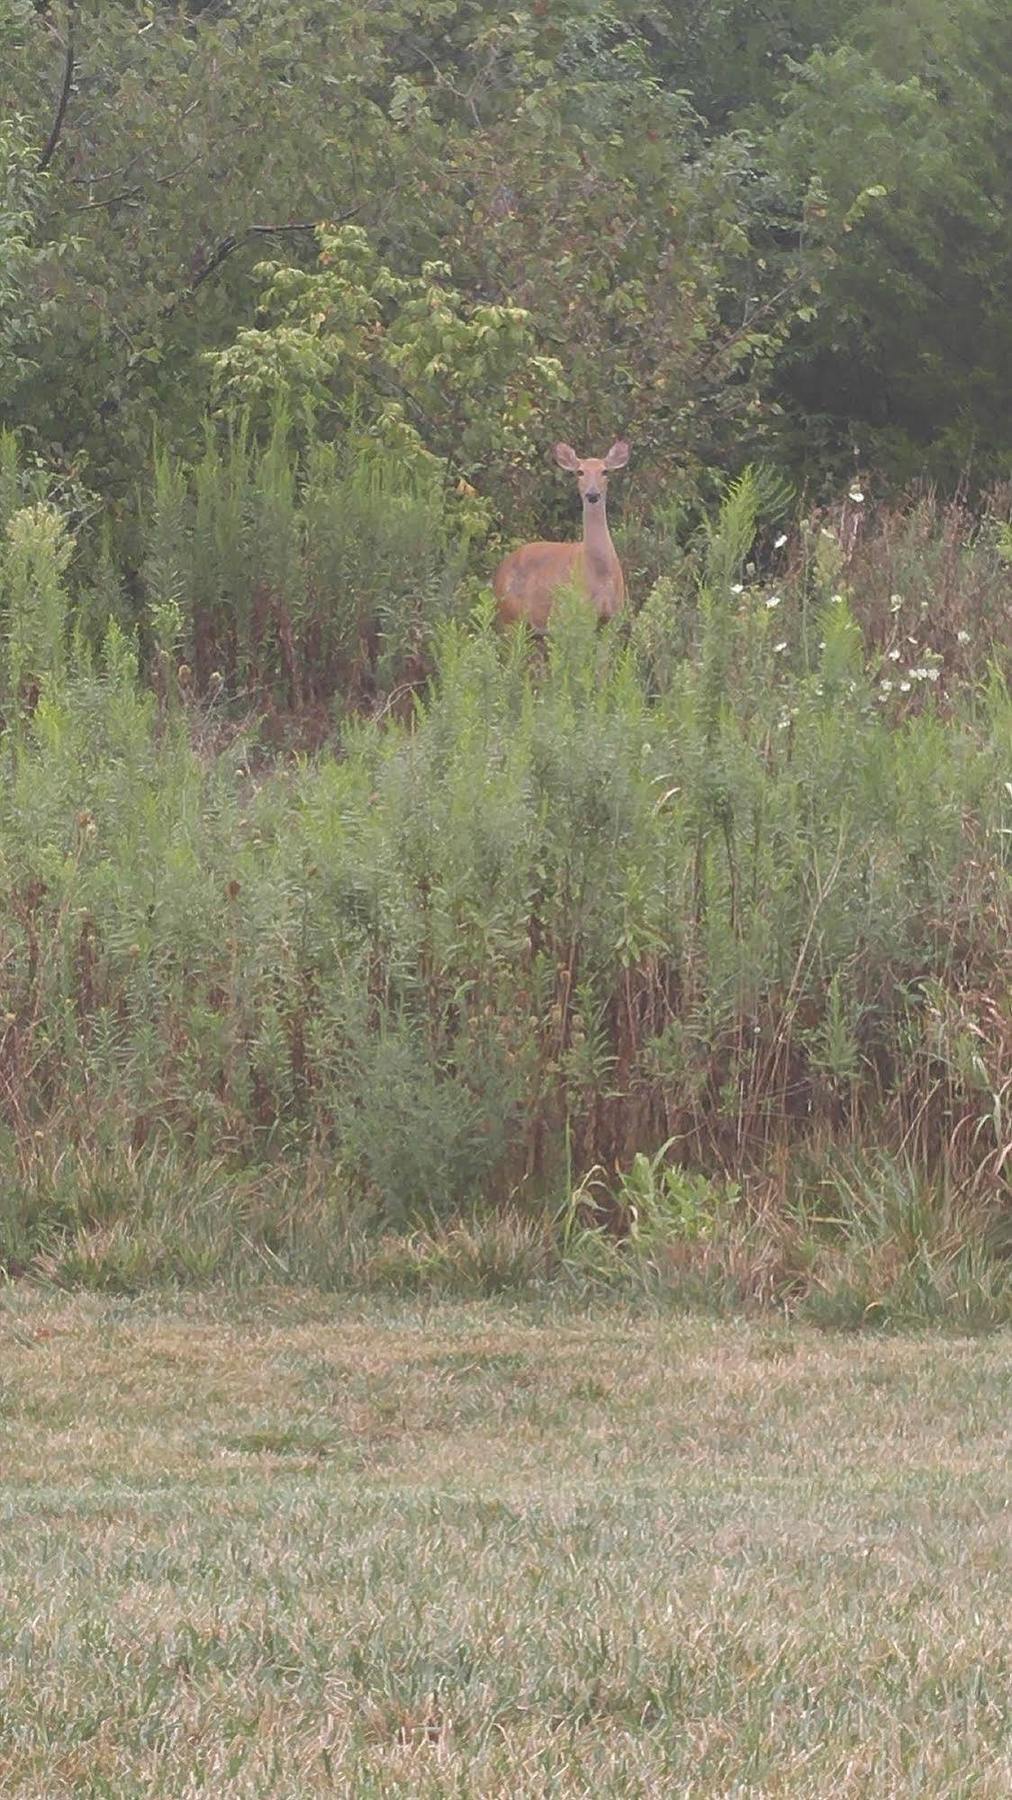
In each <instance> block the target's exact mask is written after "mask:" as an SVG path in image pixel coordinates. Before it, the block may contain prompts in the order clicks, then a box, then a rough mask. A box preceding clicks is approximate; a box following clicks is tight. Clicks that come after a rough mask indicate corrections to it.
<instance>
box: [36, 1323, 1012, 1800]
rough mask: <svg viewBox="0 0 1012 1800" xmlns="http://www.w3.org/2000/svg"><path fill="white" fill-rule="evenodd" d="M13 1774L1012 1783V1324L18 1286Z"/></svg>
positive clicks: (555, 1788) (780, 1788)
mask: <svg viewBox="0 0 1012 1800" xmlns="http://www.w3.org/2000/svg"><path fill="white" fill-rule="evenodd" d="M0 1340H2V1366H3V1422H4V1423H3V1443H4V1463H3V1467H4V1502H3V1510H4V1521H3V1532H2V1537H0V1544H2V1550H0V1557H2V1576H3V1583H4V1590H5V1598H6V1604H5V1610H4V1619H3V1624H2V1627H0V1633H2V1646H3V1648H2V1655H3V1661H4V1669H5V1731H4V1735H3V1742H2V1746H0V1789H2V1791H3V1793H4V1795H5V1796H6V1795H11V1796H19V1797H21V1796H24V1797H26V1800H27V1797H28V1796H32V1797H34V1800H42V1797H43V1796H45V1797H46V1800H51V1797H55V1796H62V1795H70V1794H74V1795H77V1794H89V1795H92V1794H109V1795H116V1796H117V1797H119V1796H128V1795H135V1794H136V1795H141V1794H144V1795H164V1796H173V1797H176V1796H180V1795H211V1794H214V1795H236V1796H244V1795H264V1796H267V1795H269V1796H272V1797H275V1796H287V1795H303V1794H317V1793H341V1794H348V1793H354V1794H356V1795H359V1794H363V1795H372V1794H376V1795H382V1794H390V1793H411V1794H419V1795H442V1794H475V1795H490V1796H491V1795H497V1796H498V1795H501V1794H506V1793H509V1794H511V1795H512V1794H517V1795H542V1794H548V1793H556V1794H564V1795H584V1794H586V1795H590V1794H611V1795H615V1796H619V1795H629V1794H644V1795H653V1794H669V1793H679V1794H683V1793H684V1794H692V1795H711V1794H731V1793H738V1794H754V1795H767V1794H769V1795H780V1794H785V1795H786V1794H791V1795H812V1796H816V1795H817V1796H820V1797H821V1796H825V1795H828V1794H833V1795H842V1796H859V1795H860V1796H864V1795H868V1794H871V1793H874V1794H883V1795H888V1794H911V1795H913V1794H915V1793H916V1794H918V1795H924V1794H938V1795H945V1796H952V1795H966V1796H969V1795H974V1796H977V1795H982V1796H990V1795H993V1796H998V1795H1004V1794H1005V1793H1007V1792H1008V1790H1009V1787H1010V1784H1012V1739H1010V1733H1009V1711H1008V1694H1009V1691H1010V1679H1009V1678H1010V1674H1012V1658H1010V1653H1009V1643H1008V1633H1007V1623H1006V1621H1007V1617H1008V1610H1009V1602H1010V1597H1012V1596H1010V1586H1012V1584H1010V1580H1009V1564H1008V1554H1007V1551H1008V1528H1007V1521H1008V1507H1009V1499H1010V1486H1009V1478H1008V1461H1007V1452H1008V1442H1007V1417H1008V1389H1009V1368H1010V1359H1009V1340H1008V1338H1007V1337H994V1338H991V1339H989V1340H986V1341H982V1340H976V1341H970V1340H951V1339H950V1340H947V1341H946V1340H942V1339H937V1338H936V1339H929V1338H926V1337H922V1338H905V1339H893V1340H889V1341H881V1340H880V1341H877V1342H876V1341H870V1340H868V1339H866V1338H852V1339H833V1338H827V1337H825V1336H816V1335H814V1334H811V1333H808V1332H805V1331H803V1330H800V1329H797V1328H792V1327H788V1326H787V1325H778V1324H773V1325H771V1324H765V1325H745V1324H740V1325H736V1326H728V1325H726V1324H724V1325H721V1326H718V1325H715V1324H711V1323H707V1322H700V1321H687V1320H681V1321H674V1322H671V1321H667V1322H662V1321H659V1320H657V1319H653V1320H647V1319H644V1318H642V1317H641V1318H639V1319H634V1318H632V1317H630V1316H627V1315H624V1314H622V1313H620V1312H618V1311H615V1312H614V1313H612V1314H611V1315H608V1316H605V1317H598V1318H596V1319H590V1318H587V1317H584V1316H580V1315H577V1314H574V1313H564V1312H557V1313H555V1314H554V1315H553V1314H551V1313H549V1312H545V1311H542V1312H540V1313H539V1312H536V1311H527V1312H522V1311H519V1310H506V1309H504V1308H495V1307H493V1306H491V1305H489V1304H487V1303H486V1304H481V1305H470V1306H449V1305H446V1306H443V1307H439V1308H431V1307H420V1306H417V1307H415V1308H414V1309H412V1308H411V1307H409V1306H407V1305H405V1304H404V1303H400V1304H398V1306H397V1307H396V1308H391V1309H388V1310H387V1311H380V1310H378V1309H377V1308H375V1307H374V1308H364V1307H363V1306H361V1305H359V1306H356V1307H351V1306H347V1305H343V1304H342V1305H335V1303H334V1302H333V1301H331V1302H327V1301H325V1300H324V1299H322V1298H320V1297H319V1296H313V1297H298V1296H291V1295H288V1296H285V1295H280V1294H279V1295H276V1296H274V1297H271V1296H261V1297H260V1298H259V1299H258V1300H257V1302H256V1304H255V1305H254V1304H250V1305H248V1306H247V1307H246V1308H245V1309H240V1308H237V1307H236V1306H234V1305H233V1306H232V1307H231V1308H227V1307H225V1306H224V1305H223V1304H222V1303H221V1302H220V1301H211V1300H201V1301H190V1302H187V1303H186V1304H181V1305H179V1306H177V1307H172V1306H170V1305H168V1304H166V1303H165V1302H158V1303H157V1304H152V1303H144V1302H129V1303H127V1302H117V1303H114V1304H110V1303H108V1302H104V1301H101V1300H98V1299H96V1298H94V1297H92V1298H75V1299H70V1300H68V1299H62V1298H53V1297H46V1296H44V1295H40V1294H38V1293H33V1292H31V1291H30V1290H10V1291H8V1293H7V1295H6V1296H5V1299H4V1304H3V1308H2V1310H0Z"/></svg>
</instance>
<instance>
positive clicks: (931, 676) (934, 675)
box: [924, 669, 938, 681]
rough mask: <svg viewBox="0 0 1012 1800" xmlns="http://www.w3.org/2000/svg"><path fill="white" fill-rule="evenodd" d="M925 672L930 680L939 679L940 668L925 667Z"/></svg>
mask: <svg viewBox="0 0 1012 1800" xmlns="http://www.w3.org/2000/svg"><path fill="white" fill-rule="evenodd" d="M924 673H925V675H926V676H927V678H928V680H929V681H937V680H938V670H937V669H925V671H924Z"/></svg>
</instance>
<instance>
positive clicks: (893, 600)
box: [889, 594, 903, 612]
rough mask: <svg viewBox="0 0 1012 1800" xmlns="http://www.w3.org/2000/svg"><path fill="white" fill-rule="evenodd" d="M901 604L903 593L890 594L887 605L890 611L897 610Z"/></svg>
mask: <svg viewBox="0 0 1012 1800" xmlns="http://www.w3.org/2000/svg"><path fill="white" fill-rule="evenodd" d="M902 605H903V595H902V594H890V596H889V606H890V610H891V611H892V612H899V610H900V607H901V606H902Z"/></svg>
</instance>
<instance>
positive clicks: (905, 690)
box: [900, 681, 910, 694]
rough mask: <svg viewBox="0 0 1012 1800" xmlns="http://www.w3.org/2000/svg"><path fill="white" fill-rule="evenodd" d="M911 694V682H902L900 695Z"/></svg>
mask: <svg viewBox="0 0 1012 1800" xmlns="http://www.w3.org/2000/svg"><path fill="white" fill-rule="evenodd" d="M909 692H910V683H909V681H901V682H900V693H901V694H909Z"/></svg>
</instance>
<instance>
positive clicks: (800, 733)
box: [0, 417, 1012, 1323]
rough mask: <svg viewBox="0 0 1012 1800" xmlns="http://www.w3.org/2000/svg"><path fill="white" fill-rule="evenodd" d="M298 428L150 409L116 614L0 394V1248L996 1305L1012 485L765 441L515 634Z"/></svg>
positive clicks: (385, 1273) (1003, 1106) (353, 459)
mask: <svg viewBox="0 0 1012 1800" xmlns="http://www.w3.org/2000/svg"><path fill="white" fill-rule="evenodd" d="M310 429H311V428H310V426H309V425H304V426H303V427H301V428H300V432H298V433H295V432H293V431H292V429H291V427H290V426H289V425H288V424H287V422H286V421H285V419H284V418H282V417H277V418H276V419H275V422H274V426H273V429H272V431H271V432H270V434H269V435H268V436H267V437H266V438H264V439H263V441H262V442H258V441H257V440H256V439H255V437H254V436H252V435H251V434H250V432H249V431H248V430H247V429H246V428H236V429H234V430H233V431H232V432H231V433H226V434H225V435H221V434H218V435H215V434H214V433H210V434H209V435H208V437H207V439H206V441H205V444H204V447H203V449H202V451H201V453H200V455H199V457H198V459H197V460H195V461H194V462H193V463H192V464H184V463H180V462H178V461H176V460H174V459H173V458H171V457H170V456H169V455H168V454H165V455H161V456H159V458H158V460H157V462H156V464H155V465H154V468H153V472H152V478H151V487H150V493H149V495H148V498H147V500H146V501H145V504H144V506H143V508H142V514H141V516H142V528H143V532H144V537H143V544H142V554H141V557H140V564H139V566H140V568H141V571H142V574H141V579H142V582H143V585H144V597H145V608H146V611H145V618H146V629H145V632H144V634H143V635H142V637H141V638H140V639H138V637H137V634H136V633H134V632H131V631H130V630H129V629H128V626H127V624H126V622H124V621H123V620H122V618H121V617H117V614H116V610H115V606H114V605H113V604H112V601H111V600H110V595H109V587H108V584H109V570H108V568H106V569H104V570H103V567H102V565H101V562H100V561H97V562H96V563H95V564H94V565H93V568H92V570H91V573H90V575H89V580H91V581H92V582H94V583H97V584H99V585H97V586H93V587H91V588H88V587H82V589H81V591H80V593H79V594H78V596H77V597H76V599H74V600H72V597H71V593H70V588H69V586H68V579H69V578H68V568H69V565H70V561H71V551H72V539H71V533H70V528H69V526H68V523H67V520H66V517H65V515H64V514H62V513H61V511H60V509H59V507H58V506H57V505H56V504H55V503H54V502H53V501H52V500H50V499H46V498H45V497H42V498H36V499H35V500H34V501H30V502H29V503H28V504H18V500H19V498H20V496H19V495H18V494H17V491H16V490H17V488H18V485H19V481H20V479H21V477H20V475H19V470H18V466H17V458H16V451H15V449H14V446H13V444H12V442H11V441H10V440H9V439H8V440H7V441H6V448H5V451H4V468H5V470H6V478H5V479H6V489H7V493H8V496H13V499H11V498H8V501H7V517H6V537H5V546H6V547H5V551H4V561H3V574H4V583H5V594H6V605H7V619H8V631H7V647H6V660H5V667H4V696H5V698H4V707H5V715H6V728H5V732H4V738H3V749H2V753H3V757H4V763H5V780H4V787H3V797H2V800H0V834H2V844H3V859H2V863H0V874H2V881H3V888H4V926H3V940H4V941H3V957H4V969H5V998H4V1009H5V1010H4V1018H3V1038H2V1043H0V1070H2V1082H3V1086H2V1096H0V1103H2V1117H3V1131H4V1156H5V1162H6V1166H7V1169H8V1171H9V1173H8V1179H7V1182H6V1184H5V1194H4V1202H3V1215H2V1217H3V1223H2V1230H3V1236H4V1254H5V1256H6V1258H7V1262H8V1266H9V1267H11V1268H14V1269H25V1268H32V1267H34V1268H39V1267H44V1268H45V1269H46V1270H47V1271H48V1272H49V1273H50V1274H51V1275H52V1276H53V1277H56V1278H60V1279H67V1280H71V1279H78V1280H85V1281H90V1282H93V1283H95V1284H98V1285H107V1284H111V1285H113V1286H117V1287H119V1286H125V1287H131V1286H135V1285H137V1284H139V1283H142V1282H144V1281H146V1280H150V1279H152V1278H159V1277H162V1278H164V1277H166V1276H168V1277H174V1278H179V1279H210V1278H212V1277H216V1276H221V1275H224V1274H226V1273H234V1272H235V1270H236V1269H237V1268H238V1267H239V1266H240V1265H241V1264H242V1263H243V1261H244V1260H245V1262H246V1263H247V1265H249V1267H250V1268H252V1269H257V1268H261V1267H262V1268H265V1269H269V1270H271V1271H272V1272H273V1273H277V1272H278V1271H279V1270H287V1271H288V1272H289V1273H290V1275H291V1276H292V1278H294V1279H300V1278H304V1277H305V1276H306V1275H307V1274H308V1273H309V1272H310V1271H313V1272H314V1273H315V1276H316V1278H317V1279H320V1280H324V1281H326V1282H329V1283H334V1282H337V1283H341V1282H343V1281H346V1280H348V1279H349V1278H351V1273H352V1271H353V1270H355V1269H358V1270H359V1271H360V1273H361V1271H363V1270H364V1269H369V1270H371V1271H372V1274H373V1276H374V1277H376V1278H382V1279H383V1280H389V1281H392V1282H393V1283H394V1284H395V1285H397V1284H407V1285H411V1284H412V1283H414V1282H415V1281H417V1280H418V1279H419V1278H420V1275H421V1272H422V1271H423V1270H425V1269H428V1270H429V1273H430V1275H431V1277H432V1279H433V1280H435V1281H436V1282H437V1284H438V1281H439V1280H440V1279H445V1280H446V1281H448V1282H449V1284H450V1285H451V1286H452V1285H453V1283H454V1281H455V1280H456V1279H458V1278H459V1279H461V1280H463V1281H464V1283H465V1285H466V1284H467V1283H468V1282H478V1283H479V1285H480V1279H479V1275H478V1269H479V1267H481V1266H484V1265H483V1261H482V1259H483V1258H485V1259H486V1260H487V1262H488V1271H487V1274H486V1277H485V1278H484V1279H487V1280H488V1281H490V1282H495V1281H496V1280H498V1279H503V1280H505V1281H506V1282H508V1283H512V1282H514V1281H516V1280H518V1279H522V1278H526V1277H527V1276H532V1275H533V1276H534V1277H535V1278H541V1277H546V1276H547V1275H549V1274H550V1273H552V1272H553V1271H554V1272H556V1273H557V1272H558V1271H559V1270H560V1269H564V1270H567V1271H569V1272H570V1274H572V1275H575V1277H576V1278H577V1279H593V1280H599V1279H604V1280H608V1279H617V1280H621V1281H629V1280H634V1281H636V1282H640V1281H644V1280H645V1281H647V1282H648V1283H649V1282H653V1283H656V1282H658V1281H659V1282H661V1283H662V1284H664V1283H672V1284H674V1286H675V1287H676V1288H678V1290H679V1291H680V1292H682V1293H684V1294H687V1295H695V1296H696V1297H697V1298H698V1299H700V1300H702V1301H703V1302H704V1303H711V1304H712V1303H720V1304H724V1303H727V1302H728V1301H731V1302H733V1303H739V1304H740V1303H742V1302H750V1301H757V1302H761V1303H775V1304H778V1305H782V1304H790V1305H802V1306H807V1307H810V1308H812V1309H814V1310H815V1311H816V1312H817V1313H819V1314H820V1316H824V1317H826V1318H827V1319H828V1318H838V1319H840V1320H841V1321H846V1322H851V1321H857V1320H860V1319H861V1318H890V1317H910V1316H914V1317H916V1316H919V1315H925V1316H937V1317H947V1316H954V1317H959V1318H962V1319H963V1320H964V1321H965V1322H967V1323H970V1322H987V1321H989V1320H991V1319H993V1318H996V1317H1001V1316H1005V1315H1006V1314H1007V1312H1008V1308H1009V1300H1008V1284H1007V1281H1006V1280H1005V1279H1004V1259H1005V1258H1006V1257H1007V1255H1008V1253H1009V1249H1010V1241H1009V1226H1008V1166H1007V1165H1008V1158H1009V1147H1010V1143H1012V1130H1010V1119H1009V1105H1010V1094H1012V1061H1010V1057H1012V1030H1010V1020H1009V1013H1008V992H1009V987H1010V982H1009V975H1010V972H1012V963H1010V955H1012V952H1010V943H1012V934H1010V897H1012V888H1010V883H1009V857H1010V844H1012V784H1010V780H1009V775H1010V770H1012V701H1010V697H1009V690H1008V678H1009V650H1010V644H1012V632H1010V629H1009V621H1010V613H1009V592H1010V589H1009V571H1008V527H1007V522H1006V512H1005V510H1004V508H1005V498H1004V496H1003V495H1002V494H1001V493H996V494H995V495H994V496H993V497H992V498H991V499H990V500H989V501H988V502H986V503H985V504H984V505H983V506H982V508H981V509H979V510H977V511H970V510H969V509H968V508H966V507H965V506H963V505H961V504H959V503H957V502H954V503H951V504H949V505H947V506H946V505H942V504H940V503H939V502H937V501H936V500H935V499H933V498H932V496H931V495H930V494H924V495H921V496H920V497H919V498H913V499H911V500H910V501H908V502H907V503H906V504H905V505H897V506H893V507H888V506H883V507H881V508H879V509H877V510H875V511H874V512H873V511H872V510H871V508H870V507H869V504H868V501H867V500H866V498H865V497H864V495H863V494H862V492H861V490H859V489H858V488H856V487H852V488H851V489H850V490H849V491H848V492H847V493H846V494H845V496H844V499H843V502H842V504H841V505H839V506H837V507H836V508H834V509H822V511H821V512H819V513H817V514H815V515H813V516H808V517H806V516H803V515H802V516H801V517H800V518H799V517H798V516H796V514H792V513H791V511H790V510H789V509H790V504H791V503H790V497H789V493H788V492H787V490H786V489H785V486H784V483H783V482H782V480H781V479H780V478H779V477H775V476H773V475H772V474H771V473H770V471H769V470H768V469H766V468H748V469H746V470H744V471H743V472H742V474H741V475H740V476H738V477H737V478H735V479H734V480H733V481H731V482H729V483H728V484H727V486H726V490H725V494H724V497H723V500H722V502H721V504H720V505H719V507H717V508H716V509H715V510H714V511H713V512H711V513H710V514H709V515H706V516H704V517H703V518H702V519H701V521H700V523H699V525H698V526H697V528H696V529H695V531H693V532H689V533H688V534H687V535H686V534H685V533H684V532H681V533H679V532H672V533H671V535H670V536H669V537H668V538H666V539H664V540H663V541H662V540H661V539H660V537H659V536H658V535H657V534H656V533H655V535H654V537H653V538H652V540H651V541H650V543H649V544H643V543H642V542H641V544H640V549H639V554H640V556H641V558H642V559H643V562H644V567H645V566H646V563H647V561H648V560H649V561H652V562H653V564H654V567H655V570H656V573H655V575H654V578H653V580H652V581H651V583H650V586H649V589H648V591H647V592H646V594H645V596H644V599H643V603H642V605H641V606H640V608H639V609H638V611H636V612H635V614H633V615H630V616H627V617H624V618H622V619H620V620H619V621H617V622H616V623H615V624H614V625H613V626H612V627H611V628H609V629H607V630H605V631H599V630H597V629H596V628H595V626H594V623H593V621H592V620H591V619H590V618H589V617H588V615H587V614H586V612H585V610H584V609H583V607H582V606H581V604H580V603H579V601H577V600H574V601H573V602H572V603H569V604H565V603H564V604H562V605H560V607H559V609H558V612H557V615H556V618H555V620H554V623H553V628H552V630H551V632H550V635H549V639H548V643H547V646H546V648H545V650H544V652H543V653H542V652H539V651H538V650H537V649H536V648H535V647H534V646H532V645H531V643H530V642H529V640H528V639H527V638H526V637H525V636H524V635H523V634H521V633H513V634H503V633H501V632H498V631H497V630H496V629H495V627H494V624H493V620H492V614H491V609H490V603H489V599H488V596H487V590H486V588H485V587H484V586H483V584H482V581H481V578H480V573H478V574H476V573H475V572H474V570H473V563H471V564H469V562H468V543H469V540H468V529H469V527H468V524H467V520H468V518H469V517H470V515H469V513H468V512H467V510H466V507H467V496H465V497H464V504H465V515H464V519H465V522H464V524H463V525H462V524H461V521H460V520H459V519H458V518H456V517H455V516H454V514H453V509H452V505H451V503H450V501H449V500H443V499H441V491H440V490H439V489H438V485H437V484H434V483H433V482H432V481H431V480H430V481H429V482H428V485H426V482H425V479H424V478H423V475H421V474H419V473H418V472H417V470H416V471H415V473H414V474H412V472H411V470H410V469H409V470H408V472H407V473H406V474H405V473H404V471H403V469H401V471H400V481H399V482H398V478H397V477H398V465H397V464H396V463H394V464H391V463H390V462H389V461H388V460H387V459H386V458H382V459H379V460H377V459H375V458H372V459H371V455H370V452H369V450H368V448H367V447H366V448H362V449H360V450H359V451H358V452H357V453H356V454H355V455H353V456H352V455H351V453H350V452H347V451H346V453H345V457H344V459H343V460H342V458H341V456H340V454H339V452H338V450H337V449H336V448H335V447H334V446H332V445H329V444H320V443H314V442H310V443H308V444H307V445H304V447H303V448H302V449H301V450H300V447H299V443H300V439H301V438H304V437H305V436H306V434H307V432H309V431H310ZM349 457H350V460H349ZM632 548H633V551H634V553H635V546H634V545H633V546H632ZM646 579H648V577H647V576H644V580H646ZM103 581H104V583H105V586H104V588H103V587H102V586H101V583H102V582H103ZM114 599H115V596H113V600H114ZM103 607H104V608H105V614H104V624H103V628H102V632H101V635H100V636H98V637H97V641H96V639H95V633H94V632H93V631H92V629H91V626H92V625H93V622H94V621H95V620H96V618H99V617H100V616H103V614H102V609H103ZM142 657H143V658H144V659H145V662H146V678H145V671H144V670H143V669H142V667H141V658H142ZM377 1229H378V1230H380V1231H381V1232H385V1233H386V1234H387V1237H386V1239H385V1240H384V1242H385V1249H383V1250H382V1252H381V1253H379V1255H378V1260H377V1257H376V1255H375V1254H374V1249H368V1248H364V1247H363V1244H362V1242H360V1241H359V1240H360V1239H361V1234H362V1233H363V1232H364V1233H365V1240H366V1243H367V1244H372V1245H373V1246H375V1242H376V1231H377ZM417 1232H421V1233H422V1236H421V1237H419V1236H417V1235H412V1234H413V1233H417ZM390 1234H393V1237H392V1238H391V1236H390ZM455 1234H456V1235H455ZM461 1234H462V1235H461ZM476 1235H477V1240H480V1245H479V1247H478V1248H477V1249H476V1248H475V1243H476ZM398 1243H399V1245H400V1248H399V1250H398V1249H396V1248H395V1245H396V1244H398ZM465 1243H466V1244H469V1245H470V1246H471V1248H470V1249H467V1248H464V1247H463V1246H464V1245H465ZM615 1243H620V1244H622V1245H624V1246H625V1249H624V1252H623V1253H622V1255H620V1256H619V1257H617V1258H616V1255H615V1253H614V1245H615ZM356 1245H357V1248H356V1247H354V1246H356ZM454 1246H455V1247H454ZM482 1246H483V1247H482ZM504 1257H505V1268H500V1264H501V1263H502V1261H503V1258H504ZM612 1265H614V1267H613V1266H612ZM497 1269H498V1270H499V1274H498V1275H497V1274H496V1270H497ZM377 1270H379V1271H381V1272H382V1274H381V1277H378V1276H377ZM440 1270H442V1271H443V1275H442V1276H441V1275H440V1273H439V1271H440ZM455 1270H456V1273H454V1271H455Z"/></svg>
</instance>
